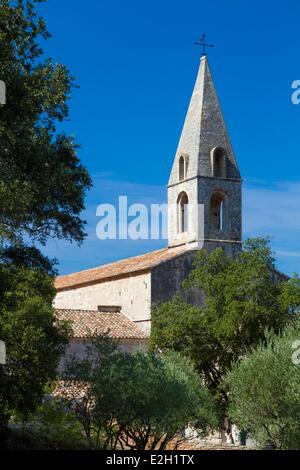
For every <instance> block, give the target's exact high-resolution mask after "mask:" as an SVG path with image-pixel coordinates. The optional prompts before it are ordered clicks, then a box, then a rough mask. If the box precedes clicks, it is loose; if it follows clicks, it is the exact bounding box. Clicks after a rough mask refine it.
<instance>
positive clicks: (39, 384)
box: [0, 264, 69, 426]
mask: <svg viewBox="0 0 300 470" xmlns="http://www.w3.org/2000/svg"><path fill="white" fill-rule="evenodd" d="M53 296H54V288H53V282H52V278H51V277H49V276H48V275H47V274H45V273H43V272H40V271H38V270H31V269H28V268H25V267H16V266H10V267H8V266H6V265H3V264H0V299H1V302H0V338H2V340H4V341H5V344H6V349H7V360H6V364H4V365H1V366H0V426H1V425H3V424H5V423H7V422H8V420H9V418H10V416H11V414H12V413H13V412H18V413H20V414H21V415H22V416H23V419H26V418H27V417H28V416H29V414H30V413H31V412H33V411H34V410H35V408H36V406H37V405H38V404H39V403H40V401H41V398H42V397H43V395H44V388H45V384H47V383H48V382H49V381H50V380H53V379H54V378H55V375H56V366H57V361H58V359H59V357H60V355H61V353H62V352H63V349H64V346H65V345H66V344H67V342H68V334H69V327H68V325H67V324H64V323H59V322H57V321H56V319H55V317H54V314H53V309H52V306H51V302H52V299H53Z"/></svg>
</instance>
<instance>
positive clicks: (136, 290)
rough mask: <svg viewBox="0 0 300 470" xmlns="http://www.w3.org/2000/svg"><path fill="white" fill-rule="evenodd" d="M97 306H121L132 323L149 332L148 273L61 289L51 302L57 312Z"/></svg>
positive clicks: (149, 291) (149, 279)
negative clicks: (136, 323) (58, 310)
mask: <svg viewBox="0 0 300 470" xmlns="http://www.w3.org/2000/svg"><path fill="white" fill-rule="evenodd" d="M99 305H111V306H120V307H121V310H122V312H123V313H124V314H126V315H127V316H128V317H129V318H131V320H133V321H135V322H138V324H139V325H140V327H141V328H142V329H144V330H149V329H150V319H151V274H150V272H147V273H144V274H138V275H134V274H133V275H131V276H125V277H123V278H121V279H112V280H108V281H106V282H105V281H103V282H99V283H95V284H90V285H83V286H79V287H74V288H68V289H66V290H60V291H58V292H57V295H56V297H55V301H54V306H55V308H57V309H84V310H97V309H98V306H99Z"/></svg>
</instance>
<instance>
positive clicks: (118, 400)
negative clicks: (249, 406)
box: [65, 338, 217, 450]
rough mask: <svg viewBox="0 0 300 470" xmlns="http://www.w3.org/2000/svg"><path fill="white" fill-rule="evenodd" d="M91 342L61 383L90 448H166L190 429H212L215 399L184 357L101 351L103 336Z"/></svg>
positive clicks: (174, 443)
mask: <svg viewBox="0 0 300 470" xmlns="http://www.w3.org/2000/svg"><path fill="white" fill-rule="evenodd" d="M92 344H93V347H92V349H90V352H89V353H88V354H87V356H86V357H85V358H84V359H83V360H80V359H76V358H73V360H72V361H71V362H70V364H69V366H68V367H67V375H66V377H67V378H68V380H67V382H65V391H66V395H67V396H68V397H69V407H70V408H71V409H72V410H73V411H74V413H75V415H76V416H77V419H78V420H79V422H80V423H81V424H82V426H83V429H84V431H85V434H86V436H87V438H88V441H89V443H90V445H92V446H99V445H101V446H102V447H103V448H114V449H115V448H116V446H117V445H119V446H121V447H122V448H124V447H126V448H130V449H139V450H141V449H165V448H166V446H167V445H168V444H170V443H171V442H172V443H173V445H178V444H179V442H181V441H183V440H186V439H187V437H186V436H185V435H184V434H182V432H183V431H184V430H185V428H186V427H187V426H188V425H189V426H191V427H192V428H194V429H196V430H197V432H198V434H199V435H200V434H201V435H204V434H206V433H207V432H208V430H210V429H212V428H214V427H215V426H216V424H217V420H216V415H215V408H214V403H213V400H212V398H211V397H210V394H209V392H208V391H207V389H206V388H205V387H204V386H203V384H202V382H201V380H200V379H199V376H198V374H197V373H196V372H195V370H194V368H193V366H192V364H191V362H190V361H189V360H188V359H186V358H184V357H182V356H181V355H179V354H178V353H174V352H171V353H168V354H166V355H161V354H154V353H146V352H136V353H135V354H132V355H130V354H126V353H123V352H120V351H116V350H113V349H112V350H111V351H107V350H106V353H103V338H96V339H94V341H93V342H92ZM74 382H75V383H77V384H82V388H81V393H80V387H79V386H77V387H74ZM180 433H181V434H180Z"/></svg>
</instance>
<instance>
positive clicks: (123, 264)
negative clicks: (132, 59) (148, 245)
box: [55, 246, 186, 290]
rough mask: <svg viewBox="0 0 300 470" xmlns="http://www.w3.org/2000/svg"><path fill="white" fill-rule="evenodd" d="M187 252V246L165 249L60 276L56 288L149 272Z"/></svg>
mask: <svg viewBox="0 0 300 470" xmlns="http://www.w3.org/2000/svg"><path fill="white" fill-rule="evenodd" d="M185 251H186V247H185V246H180V247H176V248H164V249H162V250H157V251H152V252H150V253H146V254H145V255H140V256H135V257H134V258H127V259H123V260H121V261H117V262H115V263H111V264H105V265H103V266H100V267H98V268H93V269H87V270H86V271H80V272H77V273H73V274H68V275H66V276H59V277H57V278H56V280H55V288H56V289H57V290H64V289H68V288H72V287H75V286H77V287H79V286H81V285H85V284H90V283H95V282H100V281H104V280H108V279H112V278H115V277H125V276H127V275H129V274H133V273H137V272H141V271H147V270H149V269H151V268H153V267H154V266H157V265H159V264H161V263H163V262H165V261H168V260H169V259H172V258H174V257H176V256H178V255H180V254H181V253H183V252H185Z"/></svg>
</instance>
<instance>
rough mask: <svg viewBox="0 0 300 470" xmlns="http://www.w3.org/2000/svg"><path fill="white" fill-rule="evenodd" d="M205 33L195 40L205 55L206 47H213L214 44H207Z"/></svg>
mask: <svg viewBox="0 0 300 470" xmlns="http://www.w3.org/2000/svg"><path fill="white" fill-rule="evenodd" d="M205 38H206V36H205V33H203V34H202V36H201V38H200V39H199V42H195V45H196V46H202V48H203V50H202V55H203V56H204V55H206V49H205V48H206V47H214V44H207V43H206V42H205Z"/></svg>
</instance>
